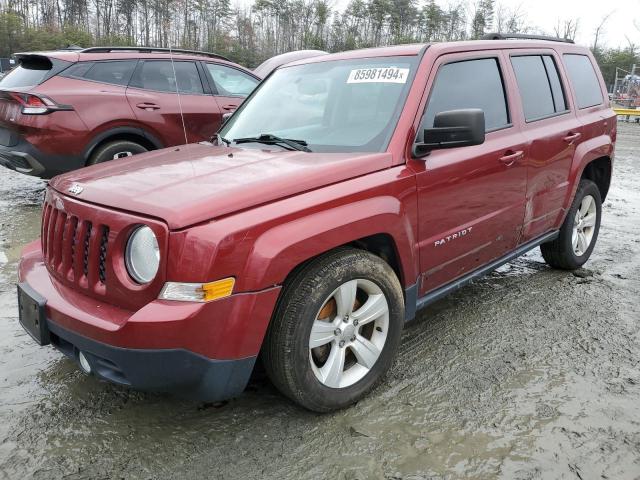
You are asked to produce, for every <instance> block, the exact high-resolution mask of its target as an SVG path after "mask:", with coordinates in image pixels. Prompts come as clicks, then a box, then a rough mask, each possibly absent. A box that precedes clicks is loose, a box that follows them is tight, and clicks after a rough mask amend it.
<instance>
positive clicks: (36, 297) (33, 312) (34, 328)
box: [18, 283, 51, 345]
mask: <svg viewBox="0 0 640 480" xmlns="http://www.w3.org/2000/svg"><path fill="white" fill-rule="evenodd" d="M46 303H47V300H46V299H45V298H44V297H42V295H40V294H39V293H38V292H36V291H35V290H34V289H33V288H31V287H30V286H29V285H28V284H26V283H20V284H18V312H19V320H20V325H22V328H24V329H25V330H26V331H27V333H28V334H29V335H31V337H32V338H33V339H34V340H35V341H36V342H38V344H40V345H49V344H50V343H51V336H50V334H49V327H48V325H47V314H46V311H45V305H46Z"/></svg>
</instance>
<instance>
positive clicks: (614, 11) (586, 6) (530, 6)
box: [232, 0, 640, 47]
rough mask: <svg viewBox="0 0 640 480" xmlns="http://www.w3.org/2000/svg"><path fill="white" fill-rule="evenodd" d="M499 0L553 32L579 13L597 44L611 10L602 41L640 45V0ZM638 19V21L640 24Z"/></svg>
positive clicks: (585, 37) (585, 32) (337, 1)
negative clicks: (560, 21)
mask: <svg viewBox="0 0 640 480" xmlns="http://www.w3.org/2000/svg"><path fill="white" fill-rule="evenodd" d="M458 1H459V0H436V3H438V4H439V5H440V6H443V7H444V6H446V5H447V4H448V3H449V2H451V3H454V4H455V3H458ZM463 1H464V0H463ZM466 1H467V4H468V9H469V12H472V11H473V5H474V3H475V1H477V0H466ZM251 3H253V1H252V0H235V1H234V0H232V4H234V5H238V6H243V5H247V4H251ZM332 3H333V7H334V9H337V10H344V8H345V7H346V5H347V4H348V3H349V0H333V2H332ZM417 3H418V4H419V5H422V4H424V3H426V2H425V0H417ZM496 4H502V5H504V6H505V7H506V8H508V9H517V8H519V9H520V11H521V12H524V14H525V18H527V19H528V21H529V22H528V24H529V25H530V26H532V27H536V28H539V29H542V30H543V31H545V32H548V33H550V34H552V33H553V31H554V26H556V24H557V20H558V18H561V19H573V18H576V17H578V18H579V19H580V21H579V27H578V33H577V37H576V40H577V43H580V44H584V45H591V44H593V35H594V31H595V29H596V28H597V27H598V25H599V24H600V22H602V19H603V18H604V17H605V16H606V15H608V14H609V13H611V16H610V17H609V19H608V21H607V23H606V24H605V28H604V34H603V35H602V36H601V39H602V40H601V41H599V44H600V45H606V46H608V47H626V46H628V41H627V39H626V38H625V35H626V36H627V37H629V39H630V40H631V42H633V43H635V44H636V45H638V46H640V0H599V1H597V0H496ZM634 21H635V23H636V24H637V25H638V27H637V28H636V26H635V25H634Z"/></svg>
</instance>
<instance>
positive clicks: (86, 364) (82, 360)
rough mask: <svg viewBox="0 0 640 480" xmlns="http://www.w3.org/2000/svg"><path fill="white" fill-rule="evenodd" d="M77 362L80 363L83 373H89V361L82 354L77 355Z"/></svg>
mask: <svg viewBox="0 0 640 480" xmlns="http://www.w3.org/2000/svg"><path fill="white" fill-rule="evenodd" d="M78 361H79V362H80V368H81V369H82V371H83V372H84V373H87V374H89V373H91V365H89V360H87V357H86V356H85V354H84V353H83V352H80V353H78Z"/></svg>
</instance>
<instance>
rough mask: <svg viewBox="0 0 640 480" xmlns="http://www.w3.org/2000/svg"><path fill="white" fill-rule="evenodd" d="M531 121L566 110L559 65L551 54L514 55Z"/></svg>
mask: <svg viewBox="0 0 640 480" xmlns="http://www.w3.org/2000/svg"><path fill="white" fill-rule="evenodd" d="M511 64H512V65H513V70H514V72H515V74H516V80H517V82H518V90H520V97H521V98H522V106H523V108H524V118H525V120H526V121H527V122H530V121H534V120H538V119H541V118H545V117H549V116H551V115H555V114H556V113H561V112H564V111H566V108H567V107H566V103H565V99H564V93H563V91H562V84H561V83H560V76H559V75H558V69H557V68H556V64H555V62H554V61H553V58H552V57H551V56H549V55H523V56H514V57H511Z"/></svg>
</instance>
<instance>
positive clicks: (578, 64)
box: [564, 53, 602, 108]
mask: <svg viewBox="0 0 640 480" xmlns="http://www.w3.org/2000/svg"><path fill="white" fill-rule="evenodd" d="M564 63H565V65H566V66H567V72H568V74H569V78H570V79H571V83H572V85H573V89H574V90H575V92H576V100H577V102H578V108H587V107H593V106H595V105H600V104H601V103H602V90H601V89H600V82H599V81H598V77H597V76H596V72H595V70H594V69H593V65H592V64H591V61H590V60H589V57H587V56H586V55H578V54H569V53H567V54H565V55H564Z"/></svg>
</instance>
